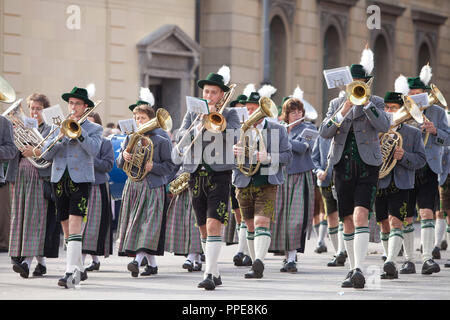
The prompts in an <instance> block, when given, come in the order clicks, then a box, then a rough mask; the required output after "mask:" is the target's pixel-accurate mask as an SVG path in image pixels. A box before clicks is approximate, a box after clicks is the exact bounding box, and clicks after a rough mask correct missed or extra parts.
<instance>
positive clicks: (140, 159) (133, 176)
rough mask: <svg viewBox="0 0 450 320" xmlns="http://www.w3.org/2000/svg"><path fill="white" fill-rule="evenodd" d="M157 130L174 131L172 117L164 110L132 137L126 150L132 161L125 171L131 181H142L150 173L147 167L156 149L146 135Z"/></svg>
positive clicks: (127, 164) (158, 112) (126, 162)
mask: <svg viewBox="0 0 450 320" xmlns="http://www.w3.org/2000/svg"><path fill="white" fill-rule="evenodd" d="M156 128H161V129H163V130H165V131H170V130H171V129H172V117H171V116H170V114H169V112H168V111H167V110H165V109H163V108H159V109H158V110H157V111H156V117H155V118H153V119H151V120H150V121H148V122H147V123H145V124H144V125H142V126H141V127H140V128H139V129H138V131H136V132H135V133H133V134H132V135H131V137H130V141H129V142H128V146H127V148H126V150H127V152H128V153H130V154H131V160H130V161H125V163H124V165H123V171H124V172H125V173H126V174H127V176H128V178H130V180H131V181H135V182H137V181H142V180H143V179H144V178H145V176H146V175H147V174H148V171H146V170H145V165H146V164H147V162H151V161H152V160H153V150H154V147H153V142H152V140H151V139H150V138H149V137H146V136H145V135H144V134H145V133H147V132H150V131H153V130H155V129H156Z"/></svg>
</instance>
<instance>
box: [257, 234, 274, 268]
mask: <svg viewBox="0 0 450 320" xmlns="http://www.w3.org/2000/svg"><path fill="white" fill-rule="evenodd" d="M270 240H271V234H270V229H269V228H263V227H258V228H256V229H255V259H259V260H261V261H264V258H265V257H266V254H267V250H269V247H270Z"/></svg>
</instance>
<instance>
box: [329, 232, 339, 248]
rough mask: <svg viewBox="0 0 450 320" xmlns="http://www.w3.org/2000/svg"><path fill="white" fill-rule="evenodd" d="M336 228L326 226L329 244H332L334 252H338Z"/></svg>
mask: <svg viewBox="0 0 450 320" xmlns="http://www.w3.org/2000/svg"><path fill="white" fill-rule="evenodd" d="M338 229H339V227H336V228H328V234H329V235H330V240H331V244H332V245H333V249H334V252H336V254H338V253H339V251H338V250H339V239H338Z"/></svg>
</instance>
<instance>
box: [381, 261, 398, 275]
mask: <svg viewBox="0 0 450 320" xmlns="http://www.w3.org/2000/svg"><path fill="white" fill-rule="evenodd" d="M383 271H384V272H386V276H387V277H388V278H386V279H395V278H394V277H395V274H397V278H398V272H397V268H396V267H395V263H394V262H392V261H388V262H386V263H385V264H384V266H383Z"/></svg>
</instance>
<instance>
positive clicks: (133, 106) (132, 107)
mask: <svg viewBox="0 0 450 320" xmlns="http://www.w3.org/2000/svg"><path fill="white" fill-rule="evenodd" d="M143 104H145V105H147V106H150V104H149V103H148V102H147V101H143V100H138V101H137V102H136V103H135V104H132V105H130V106H129V107H128V109H130V110H131V112H133V110H134V108H136V107H137V106H140V105H143Z"/></svg>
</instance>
